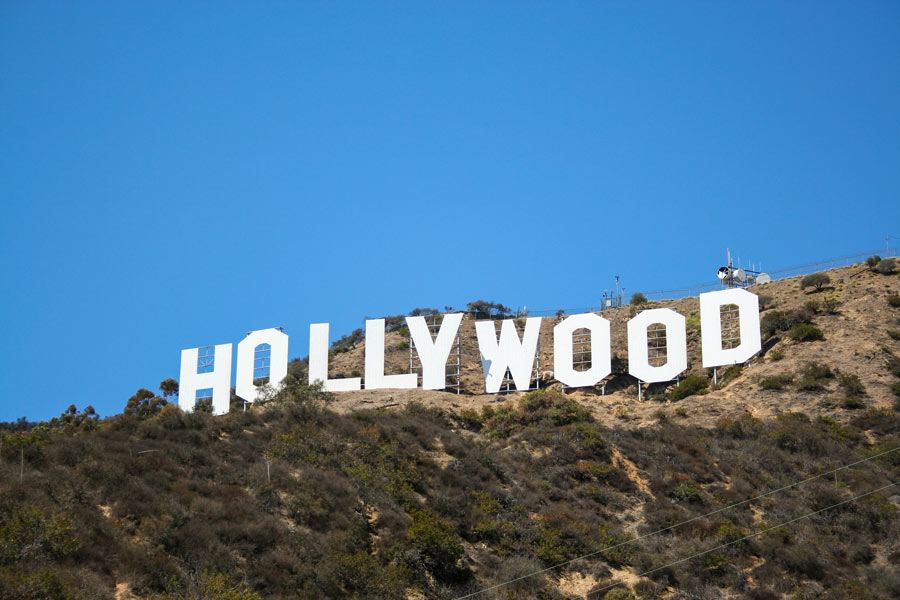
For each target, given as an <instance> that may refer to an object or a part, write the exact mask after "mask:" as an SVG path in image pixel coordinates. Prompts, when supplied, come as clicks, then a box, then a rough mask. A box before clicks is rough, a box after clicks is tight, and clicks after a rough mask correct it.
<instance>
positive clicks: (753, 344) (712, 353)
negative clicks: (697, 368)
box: [700, 288, 762, 368]
mask: <svg viewBox="0 0 900 600" xmlns="http://www.w3.org/2000/svg"><path fill="white" fill-rule="evenodd" d="M725 304H737V307H738V314H739V315H740V317H739V318H740V327H741V344H740V345H739V346H737V347H736V348H731V349H728V350H723V349H722V317H721V313H720V310H721V307H722V306H723V305H725ZM700 333H701V334H702V335H703V343H702V348H703V366H704V368H709V367H719V366H722V365H733V364H735V363H739V362H745V361H747V360H749V359H750V357H752V356H753V355H754V354H756V353H757V352H759V350H760V348H762V340H761V339H760V334H759V297H758V296H757V295H756V294H751V293H750V292H748V291H747V290H742V289H740V288H734V289H730V290H722V291H720V292H707V293H706V294H700Z"/></svg>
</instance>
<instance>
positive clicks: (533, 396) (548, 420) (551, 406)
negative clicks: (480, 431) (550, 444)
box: [481, 389, 593, 437]
mask: <svg viewBox="0 0 900 600" xmlns="http://www.w3.org/2000/svg"><path fill="white" fill-rule="evenodd" d="M481 417H482V424H483V427H484V429H485V430H487V431H488V433H489V434H490V435H491V436H492V437H508V436H509V435H512V434H513V433H514V432H515V431H518V430H520V429H523V428H526V427H534V426H539V425H546V426H560V425H568V424H571V423H584V422H588V421H592V420H593V418H592V417H591V411H590V410H588V409H587V408H585V407H584V406H582V405H581V404H579V403H578V402H577V401H575V400H573V399H571V398H568V397H567V396H566V395H565V394H563V393H562V392H558V391H556V390H549V389H541V390H534V391H533V392H528V393H527V394H525V395H524V396H522V397H521V398H519V403H518V407H517V408H513V406H512V404H511V403H506V404H503V405H501V406H499V407H498V408H496V409H494V408H491V407H490V406H485V407H484V408H483V409H482V412H481Z"/></svg>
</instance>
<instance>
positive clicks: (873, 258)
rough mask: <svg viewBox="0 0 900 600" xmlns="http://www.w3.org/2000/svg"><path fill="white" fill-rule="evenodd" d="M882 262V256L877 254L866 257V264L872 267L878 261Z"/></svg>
mask: <svg viewBox="0 0 900 600" xmlns="http://www.w3.org/2000/svg"><path fill="white" fill-rule="evenodd" d="M880 262H881V257H880V256H878V255H877V254H876V255H875V256H870V257H869V258H867V259H866V266H867V267H869V268H870V269H872V268H874V267H875V266H876V265H877V264H878V263H880Z"/></svg>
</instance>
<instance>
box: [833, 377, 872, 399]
mask: <svg viewBox="0 0 900 600" xmlns="http://www.w3.org/2000/svg"><path fill="white" fill-rule="evenodd" d="M838 382H839V383H840V385H841V390H843V392H844V395H845V396H846V397H848V398H852V397H857V396H863V395H865V393H866V388H865V387H864V386H863V384H862V381H860V380H859V376H858V375H854V374H852V373H844V374H841V376H840V378H839V379H838Z"/></svg>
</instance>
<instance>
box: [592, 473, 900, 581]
mask: <svg viewBox="0 0 900 600" xmlns="http://www.w3.org/2000/svg"><path fill="white" fill-rule="evenodd" d="M898 483H900V481H895V482H893V483H889V484H888V485H886V486H884V487H880V488H878V489H877V490H872V491H871V492H866V493H865V494H860V495H859V496H855V497H853V498H850V499H849V500H844V501H843V502H838V503H837V504H832V505H831V506H827V507H825V508H820V509H819V510H816V511H813V512H811V513H809V514H805V515H803V516H802V517H796V518H794V519H790V520H789V521H785V522H783V523H779V524H778V525H773V526H771V527H767V528H766V529H763V530H761V531H757V532H755V533H751V534H750V535H745V536H744V537H742V538H740V539H737V540H734V541H731V542H728V543H725V544H721V545H719V546H716V547H715V548H710V549H709V550H704V551H703V552H698V553H697V554H693V555H691V556H688V557H687V558H680V559H678V560H676V561H673V562H670V563H669V564H667V565H663V566H661V567H656V568H655V569H650V570H649V571H644V572H643V573H638V574H637V577H646V576H647V575H652V574H653V573H656V572H657V571H662V570H663V569H668V568H669V567H672V566H674V565H677V564H680V563H683V562H686V561H689V560H691V559H694V558H697V557H698V556H703V555H704V554H709V553H710V552H715V551H716V550H721V549H722V548H727V547H728V546H732V545H734V544H737V543H738V542H743V541H744V540H749V539H750V538H754V537H757V536H760V535H762V534H764V533H768V532H769V531H772V530H773V529H778V528H779V527H784V526H785V525H790V524H791V523H796V522H797V521H801V520H803V519H808V518H809V517H812V516H814V515H817V514H819V513H822V512H825V511H826V510H831V509H832V508H837V507H838V506H843V505H844V504H849V503H850V502H855V501H856V500H859V499H860V498H865V497H866V496H871V495H872V494H877V493H878V492H881V491H883V490H886V489H888V488H889V487H892V486H895V485H897V484H898ZM621 583H622V582H621V581H617V582H615V583H611V584H610V585H607V586H605V587H602V588H600V589H599V590H593V591H591V592H589V593H588V594H586V595H585V598H587V597H589V596H591V595H593V594H599V593H600V592H605V591H606V590H608V589H610V588H614V587H616V586H617V585H621Z"/></svg>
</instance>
